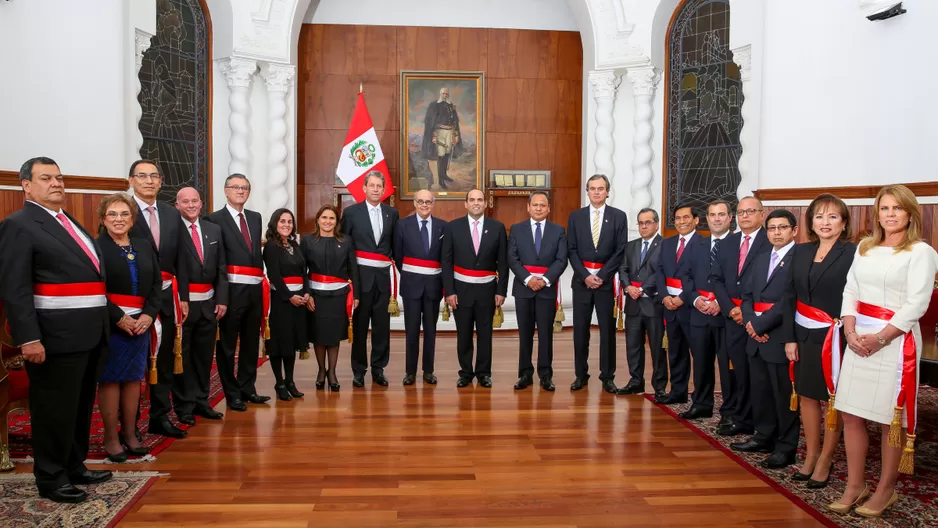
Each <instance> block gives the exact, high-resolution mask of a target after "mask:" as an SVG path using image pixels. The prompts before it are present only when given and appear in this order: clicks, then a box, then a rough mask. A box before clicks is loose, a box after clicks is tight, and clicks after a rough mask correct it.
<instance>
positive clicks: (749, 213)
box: [736, 207, 762, 216]
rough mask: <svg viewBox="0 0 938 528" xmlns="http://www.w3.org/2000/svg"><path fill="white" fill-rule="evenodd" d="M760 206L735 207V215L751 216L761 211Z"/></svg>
mask: <svg viewBox="0 0 938 528" xmlns="http://www.w3.org/2000/svg"><path fill="white" fill-rule="evenodd" d="M761 212H762V208H761V207H760V208H759V209H737V210H736V216H752V215H754V214H756V213H761Z"/></svg>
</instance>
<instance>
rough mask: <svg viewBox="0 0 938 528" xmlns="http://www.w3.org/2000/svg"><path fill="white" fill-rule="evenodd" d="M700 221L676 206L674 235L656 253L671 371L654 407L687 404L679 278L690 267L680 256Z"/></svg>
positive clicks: (686, 315) (686, 318) (685, 329)
mask: <svg viewBox="0 0 938 528" xmlns="http://www.w3.org/2000/svg"><path fill="white" fill-rule="evenodd" d="M699 221H700V217H699V215H698V214H697V211H695V210H694V208H693V207H692V206H691V205H689V204H678V206H677V207H676V208H675V209H674V228H675V229H677V234H676V235H674V236H672V237H668V238H666V239H664V240H663V241H662V242H661V250H660V252H659V253H658V272H657V278H656V279H655V281H656V283H657V284H660V285H661V286H660V287H659V288H658V298H659V299H661V305H662V306H664V321H665V331H666V332H667V336H668V366H669V368H670V369H671V372H670V374H671V390H670V392H668V394H667V395H666V396H665V397H664V398H659V397H658V396H657V395H656V396H655V403H660V404H664V405H672V404H681V403H687V385H688V382H689V381H690V341H689V336H690V312H691V310H692V308H691V307H690V306H688V305H685V304H684V301H682V300H681V294H682V293H683V292H684V287H683V284H682V283H681V276H682V275H683V274H684V271H685V269H686V268H688V267H689V266H690V260H689V259H688V258H687V256H686V255H685V254H684V253H685V251H686V250H687V248H688V247H689V246H690V245H691V244H692V243H695V242H696V241H697V239H698V238H700V237H699V236H697V230H696V229H697V222H699Z"/></svg>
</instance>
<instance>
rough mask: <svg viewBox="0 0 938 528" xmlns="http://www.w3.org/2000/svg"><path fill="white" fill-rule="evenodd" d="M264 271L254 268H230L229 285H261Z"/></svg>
mask: <svg viewBox="0 0 938 528" xmlns="http://www.w3.org/2000/svg"><path fill="white" fill-rule="evenodd" d="M262 282H264V270H262V269H260V268H255V267H253V266H228V284H252V285H253V284H260V283H262Z"/></svg>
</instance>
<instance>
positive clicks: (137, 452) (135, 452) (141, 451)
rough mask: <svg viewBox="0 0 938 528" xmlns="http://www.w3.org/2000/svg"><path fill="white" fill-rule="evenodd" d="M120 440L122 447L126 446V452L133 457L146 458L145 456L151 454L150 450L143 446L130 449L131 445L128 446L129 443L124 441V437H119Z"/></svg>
mask: <svg viewBox="0 0 938 528" xmlns="http://www.w3.org/2000/svg"><path fill="white" fill-rule="evenodd" d="M118 440H120V443H121V445H122V446H124V452H126V453H127V454H128V455H132V456H144V455H146V454H148V453H149V452H150V450H149V449H147V448H145V447H143V446H140V447H130V446H129V445H127V441H126V440H124V437H123V436H121V437H119V438H118Z"/></svg>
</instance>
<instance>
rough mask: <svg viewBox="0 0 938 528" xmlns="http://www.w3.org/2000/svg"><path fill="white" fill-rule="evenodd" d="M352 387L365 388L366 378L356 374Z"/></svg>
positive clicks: (353, 377)
mask: <svg viewBox="0 0 938 528" xmlns="http://www.w3.org/2000/svg"><path fill="white" fill-rule="evenodd" d="M352 386H353V387H359V388H361V387H364V386H365V376H363V375H361V374H355V375H353V376H352Z"/></svg>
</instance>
